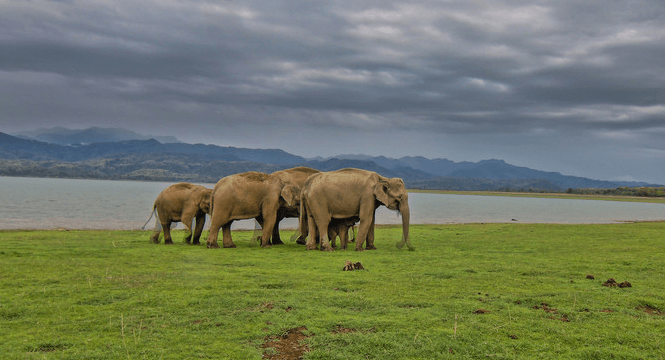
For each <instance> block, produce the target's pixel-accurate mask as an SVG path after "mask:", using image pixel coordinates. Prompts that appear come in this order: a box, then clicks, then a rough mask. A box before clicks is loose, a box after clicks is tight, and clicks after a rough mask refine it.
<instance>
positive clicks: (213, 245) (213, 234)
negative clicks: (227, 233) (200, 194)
mask: <svg viewBox="0 0 665 360" xmlns="http://www.w3.org/2000/svg"><path fill="white" fill-rule="evenodd" d="M221 227H222V223H221V221H219V220H218V219H216V218H214V217H213V218H212V221H211V223H210V231H208V239H207V240H206V246H207V247H208V249H219V244H217V237H218V236H219V229H220V228H221Z"/></svg>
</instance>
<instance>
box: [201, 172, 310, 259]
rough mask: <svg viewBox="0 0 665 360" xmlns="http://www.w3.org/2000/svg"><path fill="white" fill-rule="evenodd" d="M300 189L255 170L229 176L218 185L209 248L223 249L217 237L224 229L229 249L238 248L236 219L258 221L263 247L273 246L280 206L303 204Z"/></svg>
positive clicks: (214, 192)
mask: <svg viewBox="0 0 665 360" xmlns="http://www.w3.org/2000/svg"><path fill="white" fill-rule="evenodd" d="M299 200H300V194H299V189H298V188H296V187H294V186H292V185H288V184H285V183H284V181H282V180H281V179H279V177H277V176H274V175H271V174H265V173H260V172H255V171H249V172H245V173H240V174H234V175H230V176H226V177H224V178H222V179H220V180H219V181H218V182H217V184H216V185H215V187H214V189H213V191H212V196H211V200H210V207H211V223H210V232H209V233H208V240H207V246H208V248H211V249H215V248H219V245H218V243H217V238H218V235H219V230H220V228H221V229H222V243H223V246H224V247H225V248H234V247H236V246H235V244H234V243H233V240H232V239H231V223H233V221H234V220H242V219H252V218H253V219H256V221H257V222H258V223H259V225H261V228H262V230H263V232H262V236H261V246H262V247H268V246H271V243H270V239H271V235H272V232H273V228H274V226H275V222H276V220H277V211H278V210H279V209H280V207H290V206H295V205H298V204H299Z"/></svg>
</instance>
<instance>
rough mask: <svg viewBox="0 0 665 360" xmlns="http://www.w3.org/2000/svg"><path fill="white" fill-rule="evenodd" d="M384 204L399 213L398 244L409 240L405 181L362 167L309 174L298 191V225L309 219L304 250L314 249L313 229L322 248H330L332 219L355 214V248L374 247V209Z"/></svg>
mask: <svg viewBox="0 0 665 360" xmlns="http://www.w3.org/2000/svg"><path fill="white" fill-rule="evenodd" d="M381 205H384V206H386V207H387V208H388V209H391V210H397V211H399V213H400V215H401V216H402V233H403V239H402V241H400V242H399V243H398V244H397V246H398V247H400V248H401V247H402V246H404V244H405V243H406V244H407V245H408V247H409V249H412V246H411V243H410V241H409V220H410V211H409V196H408V194H407V192H406V187H405V186H404V181H402V179H399V178H386V177H383V176H381V175H379V174H377V173H375V172H373V171H367V170H361V169H352V168H349V169H342V170H337V171H331V172H322V173H319V174H315V175H312V176H310V177H309V178H308V179H307V181H305V185H304V186H303V188H302V191H301V208H300V213H301V218H300V221H301V224H302V223H303V222H304V221H307V222H308V226H309V238H308V239H307V249H308V250H313V249H316V242H315V241H316V236H315V234H316V230H317V229H318V231H319V233H320V235H321V250H326V251H331V250H332V248H331V247H330V244H329V242H328V226H329V224H330V221H331V219H348V218H353V217H358V218H359V219H360V224H359V225H358V235H357V237H356V251H361V250H363V248H362V245H363V243H364V242H365V240H367V245H366V247H365V248H366V249H368V250H374V249H376V247H375V246H374V239H373V236H369V237H368V234H370V235H372V234H371V233H373V227H374V211H375V210H376V208H377V207H379V206H381Z"/></svg>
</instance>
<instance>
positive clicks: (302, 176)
mask: <svg viewBox="0 0 665 360" xmlns="http://www.w3.org/2000/svg"><path fill="white" fill-rule="evenodd" d="M319 172H320V171H319V170H315V169H312V168H308V167H306V166H298V167H294V168H291V169H286V170H279V171H275V172H273V173H272V174H271V175H273V176H276V177H278V178H279V179H281V180H282V181H283V182H284V183H286V184H288V185H291V186H294V187H296V188H298V189H301V188H302V187H303V185H305V180H307V178H308V177H310V176H311V175H313V174H316V173H319ZM299 216H300V204H296V205H291V206H289V205H285V206H281V207H280V208H279V210H278V211H277V220H276V221H275V226H274V227H273V232H272V240H271V242H272V244H273V245H281V244H284V242H283V241H282V239H281V238H280V236H279V222H280V221H282V220H283V219H284V218H298V217H299ZM305 236H306V235H304V234H302V235H300V236H298V239H297V240H296V242H298V243H299V244H301V245H305Z"/></svg>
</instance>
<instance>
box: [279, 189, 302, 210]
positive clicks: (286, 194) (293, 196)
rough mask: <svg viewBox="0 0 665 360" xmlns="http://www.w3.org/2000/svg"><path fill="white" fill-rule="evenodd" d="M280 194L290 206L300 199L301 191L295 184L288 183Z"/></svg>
mask: <svg viewBox="0 0 665 360" xmlns="http://www.w3.org/2000/svg"><path fill="white" fill-rule="evenodd" d="M280 196H281V197H282V199H284V201H286V204H287V205H288V206H293V205H294V204H295V203H296V201H297V200H298V197H299V196H300V192H299V191H298V189H297V188H296V187H295V186H291V185H286V186H284V187H283V188H282V192H281V193H280Z"/></svg>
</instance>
